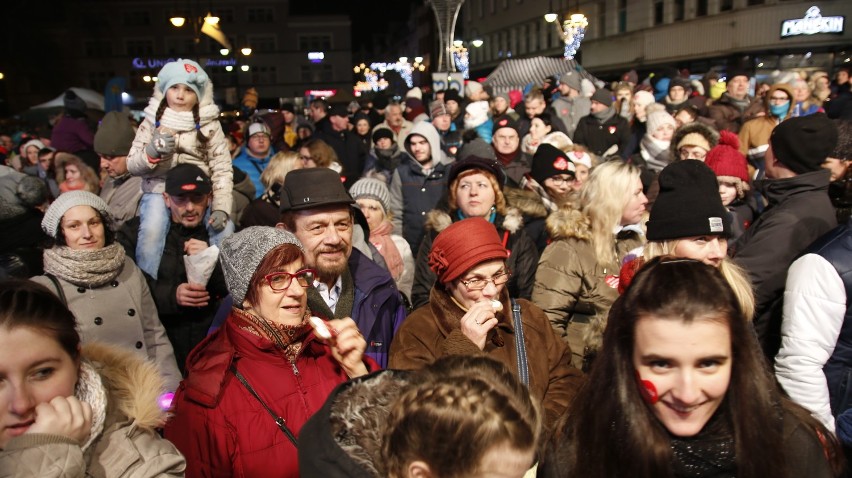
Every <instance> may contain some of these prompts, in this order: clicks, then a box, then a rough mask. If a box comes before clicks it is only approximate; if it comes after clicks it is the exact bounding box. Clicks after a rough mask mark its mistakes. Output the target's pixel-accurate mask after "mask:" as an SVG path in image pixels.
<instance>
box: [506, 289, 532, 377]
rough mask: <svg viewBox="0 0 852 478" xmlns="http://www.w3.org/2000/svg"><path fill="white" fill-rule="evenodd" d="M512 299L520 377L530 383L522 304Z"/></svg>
mask: <svg viewBox="0 0 852 478" xmlns="http://www.w3.org/2000/svg"><path fill="white" fill-rule="evenodd" d="M510 300H511V301H512V320H513V322H514V325H515V352H517V354H518V378H520V379H521V383H523V384H524V385H529V384H530V372H529V368H528V367H527V346H526V343H525V342H524V323H523V322H522V321H521V306H520V305H519V304H518V303H517V302H515V299H510Z"/></svg>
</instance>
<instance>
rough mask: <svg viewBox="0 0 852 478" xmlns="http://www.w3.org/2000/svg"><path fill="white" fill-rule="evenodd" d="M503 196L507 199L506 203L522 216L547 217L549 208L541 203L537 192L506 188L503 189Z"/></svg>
mask: <svg viewBox="0 0 852 478" xmlns="http://www.w3.org/2000/svg"><path fill="white" fill-rule="evenodd" d="M503 195H504V196H505V197H506V202H507V203H508V204H509V205H511V206H512V207H514V208H517V209H518V210H519V211H520V212H521V213H522V214H525V215H527V216H529V217H534V218H540V217H547V214H548V212H547V208H546V207H544V203H542V202H541V196H539V195H538V194H537V193H536V192H535V191H529V190H527V189H521V188H513V187H510V186H506V187H504V188H503Z"/></svg>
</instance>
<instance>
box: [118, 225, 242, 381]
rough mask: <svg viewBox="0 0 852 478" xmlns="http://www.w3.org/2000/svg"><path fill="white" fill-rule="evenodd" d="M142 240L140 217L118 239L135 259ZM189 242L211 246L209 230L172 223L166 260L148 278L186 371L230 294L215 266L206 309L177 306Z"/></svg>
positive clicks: (202, 227)
mask: <svg viewBox="0 0 852 478" xmlns="http://www.w3.org/2000/svg"><path fill="white" fill-rule="evenodd" d="M138 237H139V218H138V217H136V218H133V219H131V220H130V221H127V222H126V223H125V224H124V226H123V227H122V228H121V229H120V230H119V232H118V234H117V239H118V241H119V243H121V245H122V246H123V247H124V250H125V252H126V253H127V255H129V256H131V257H135V256H136V241H137V238H138ZM190 239H198V240H199V241H204V242H206V243H208V244H209V243H210V237H209V235H208V233H207V228H206V227H204V226H199V227H195V228H193V229H187V228H185V227H183V226H182V225H180V224H177V223H174V222H172V223H171V224H170V225H169V233H168V235H166V245H165V248H164V249H163V258H162V259H161V260H160V268H159V269H158V270H157V279H153V278H151V276H149V275H148V274H144V273H143V274H144V275H145V280H146V281H147V282H148V288H149V289H151V295H152V296H153V297H154V303H156V304H157V310H158V311H159V312H160V321H161V322H162V323H163V326H164V327H165V328H166V332H167V333H168V335H169V340H170V341H171V342H172V346H173V347H174V349H175V358H176V359H177V363H178V367H180V368H181V371H183V367H184V364H185V362H186V358H187V356H188V355H189V352H190V351H191V350H192V348H193V347H195V346H196V345H197V344H198V343H199V342H200V341H201V339H203V338H204V337H205V336H206V335H207V330H208V329H209V328H210V324H211V323H212V322H213V317H214V315H215V314H216V309H217V308H218V307H219V302H220V300H221V299H222V298H223V297H225V296H226V295H228V287H227V285H226V284H225V275H224V274H223V273H222V267H221V266H220V265H219V264H216V268H215V269H213V274H212V275H211V277H210V280H209V282H207V292H209V293H210V301H209V303H208V304H207V306H206V307H184V306H181V305H178V303H177V297H176V296H175V293H176V292H177V288H178V286H179V285H181V284H183V283H186V282H187V278H186V268H185V267H184V264H183V256H184V255H185V254H184V244H185V243H186V241H188V240H190Z"/></svg>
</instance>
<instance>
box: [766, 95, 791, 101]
mask: <svg viewBox="0 0 852 478" xmlns="http://www.w3.org/2000/svg"><path fill="white" fill-rule="evenodd" d="M769 101H771V102H772V103H786V102H788V101H790V98H787V97H786V96H781V97H778V96H771V97H770V98H769Z"/></svg>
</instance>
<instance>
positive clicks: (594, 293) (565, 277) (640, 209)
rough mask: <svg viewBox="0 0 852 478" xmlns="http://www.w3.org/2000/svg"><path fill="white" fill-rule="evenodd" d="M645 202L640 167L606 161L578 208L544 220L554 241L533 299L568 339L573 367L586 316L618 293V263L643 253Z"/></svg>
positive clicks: (604, 310)
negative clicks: (619, 192)
mask: <svg viewBox="0 0 852 478" xmlns="http://www.w3.org/2000/svg"><path fill="white" fill-rule="evenodd" d="M614 191H621V192H622V194H620V195H619V194H613V192H614ZM647 202H648V199H647V198H646V197H645V194H643V192H642V182H641V181H640V180H639V169H638V168H636V167H635V166H633V165H631V164H628V163H624V162H622V161H610V162H607V163H603V164H601V165H599V166H596V167H595V168H594V169H592V173H591V175H590V176H589V181H588V183H586V185H585V186H584V188H583V191H582V193H581V194H580V209H579V210H574V209H568V208H562V209H560V210H559V211H557V212H555V213H552V214H551V215H550V216H548V218H547V229H548V233H549V234H550V237H551V239H552V242H551V243H550V245H548V246H547V248H545V250H544V253H542V255H541V260H540V261H539V265H538V270H537V272H536V275H535V287H534V288H533V294H532V302H533V303H534V304H536V305H538V306H539V307H541V308H542V309H543V310H544V312H545V313H546V314H547V317H548V318H549V319H550V323H551V325H552V326H553V328H554V329H556V332H557V335H559V336H561V337H562V338H563V340H565V341H566V342H568V343H569V345H570V346H571V350H572V351H573V354H574V357H573V361H572V363H573V364H574V366H575V367H577V368H580V366H581V365H582V357H583V351H584V349H585V340H584V338H583V336H584V333H585V331H586V329H587V328H588V323H589V319H590V318H591V317H592V316H594V315H595V314H602V315H606V313H607V312H608V311H609V307H610V306H611V305H612V302H613V301H614V300H615V299H616V297H618V290H617V287H618V274H619V271H620V269H621V265H622V264H623V263H624V262H626V260H628V259H632V258H633V257H635V256H636V255H637V254H639V253H640V252H641V250H640V249H639V248H640V246H642V244H643V243H644V231H643V230H642V227H641V225H640V224H641V222H642V220H643V218H644V214H645V205H646V204H647Z"/></svg>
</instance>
